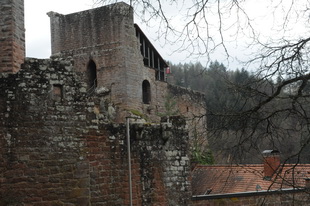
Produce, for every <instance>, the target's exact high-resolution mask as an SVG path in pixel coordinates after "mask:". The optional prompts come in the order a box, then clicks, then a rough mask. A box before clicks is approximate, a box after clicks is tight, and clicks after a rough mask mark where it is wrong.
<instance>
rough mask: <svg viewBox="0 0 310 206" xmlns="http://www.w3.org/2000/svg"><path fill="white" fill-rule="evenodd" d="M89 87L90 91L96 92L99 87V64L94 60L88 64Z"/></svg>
mask: <svg viewBox="0 0 310 206" xmlns="http://www.w3.org/2000/svg"><path fill="white" fill-rule="evenodd" d="M87 87H88V93H92V92H94V91H95V89H96V87H97V66H96V64H95V62H94V61H93V60H90V61H89V62H88V65H87Z"/></svg>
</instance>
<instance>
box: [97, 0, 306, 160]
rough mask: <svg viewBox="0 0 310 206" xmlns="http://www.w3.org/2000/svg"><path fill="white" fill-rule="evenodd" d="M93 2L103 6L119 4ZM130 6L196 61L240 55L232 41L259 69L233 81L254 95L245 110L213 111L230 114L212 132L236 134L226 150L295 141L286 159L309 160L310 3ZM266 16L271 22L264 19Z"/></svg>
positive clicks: (240, 151)
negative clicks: (242, 81)
mask: <svg viewBox="0 0 310 206" xmlns="http://www.w3.org/2000/svg"><path fill="white" fill-rule="evenodd" d="M94 1H95V3H96V4H100V5H103V4H110V3H115V2H118V0H94ZM127 3H128V4H130V5H131V6H132V7H133V8H134V11H135V14H136V16H138V17H139V18H140V19H141V20H142V22H143V23H145V24H146V25H149V26H151V27H153V28H154V27H155V26H156V32H157V34H158V37H159V38H160V39H164V42H163V43H164V44H170V45H174V46H175V45H177V46H178V47H177V48H176V51H178V52H180V51H183V52H187V55H188V56H190V57H191V58H194V57H197V58H199V57H202V56H203V57H209V59H211V57H212V54H214V52H218V51H220V52H222V53H224V54H225V55H226V58H227V60H228V61H229V60H232V59H234V58H235V56H234V53H233V52H234V51H235V50H233V49H232V48H231V45H236V46H238V47H242V48H243V49H244V57H245V58H246V59H245V60H244V59H243V61H242V62H240V63H244V64H243V66H244V67H245V68H248V69H251V71H252V72H254V73H255V75H256V77H257V78H256V81H255V82H251V83H248V84H246V85H232V87H233V88H234V91H235V92H241V93H244V92H246V93H247V94H248V96H247V98H245V99H242V101H243V103H244V109H243V110H242V111H239V112H231V111H230V112H223V113H216V114H213V115H217V116H220V117H221V118H222V119H225V121H224V123H225V124H221V125H220V127H218V128H216V129H214V130H212V131H210V133H209V134H211V133H212V132H213V133H217V136H216V137H217V138H219V133H218V132H219V131H221V134H220V135H222V136H225V138H224V139H225V140H227V136H230V137H231V136H233V138H230V140H229V141H227V150H229V151H232V150H233V151H234V152H235V153H233V154H234V156H235V157H236V159H237V160H240V159H242V156H244V153H245V152H247V151H248V152H251V151H252V152H253V151H262V150H263V149H277V150H280V151H281V149H282V148H281V147H286V148H288V146H287V145H285V144H288V145H292V142H294V145H297V146H296V147H295V148H290V149H288V150H289V153H290V155H287V156H286V159H285V161H284V162H294V163H296V164H297V163H300V162H301V160H305V159H307V158H308V157H310V154H309V151H307V149H309V148H310V147H309V143H310V114H309V112H310V107H309V100H310V89H309V85H308V84H309V79H310V70H309V65H310V64H309V63H310V62H309V61H310V56H309V55H310V51H309V50H310V35H309V34H310V32H309V30H310V27H309V16H310V1H309V0H298V1H297V0H285V1H284V0H271V1H266V2H264V3H262V2H260V1H257V2H255V1H249V0H222V1H221V0H192V1H185V0H128V2H127ZM253 4H254V6H253ZM266 18H268V21H267V22H266V21H263V19H265V20H266ZM266 29H267V30H266ZM238 51H239V52H241V50H238ZM248 51H251V52H248ZM275 81H277V82H276V83H270V82H275ZM250 102H251V104H249V103H250ZM253 102H254V103H255V104H253ZM234 122H239V126H240V125H241V127H238V129H234V130H232V129H227V128H228V125H231V124H233V123H234ZM223 131H225V134H224V132H223ZM232 139H233V140H234V141H233V142H230V141H231V140H232ZM221 146H222V147H223V145H221ZM224 147H225V145H224ZM266 147H269V148H266ZM232 148H233V149H232ZM308 159H309V158H308ZM307 163H309V162H307Z"/></svg>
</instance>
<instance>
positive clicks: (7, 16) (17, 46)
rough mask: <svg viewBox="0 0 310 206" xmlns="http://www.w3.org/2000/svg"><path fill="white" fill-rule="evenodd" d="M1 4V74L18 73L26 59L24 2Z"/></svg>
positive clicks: (9, 1) (3, 2)
mask: <svg viewBox="0 0 310 206" xmlns="http://www.w3.org/2000/svg"><path fill="white" fill-rule="evenodd" d="M0 4H1V7H0V28H1V29H0V72H9V73H16V72H17V71H18V70H19V69H20V65H21V64H22V63H23V61H24V58H25V28H24V1H23V0H1V3H0Z"/></svg>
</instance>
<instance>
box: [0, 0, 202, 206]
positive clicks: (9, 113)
mask: <svg viewBox="0 0 310 206" xmlns="http://www.w3.org/2000/svg"><path fill="white" fill-rule="evenodd" d="M12 2H14V4H15V3H22V2H23V1H22V0H16V1H12ZM4 3H7V2H6V1H5V2H4ZM5 5H6V4H3V1H2V2H1V3H0V9H1V11H4V10H5V8H6V6H5ZM20 9H22V7H20ZM10 15H11V16H12V15H13V16H14V14H12V13H11V14H10ZM18 16H20V17H22V16H23V15H22V14H21V13H20V15H18ZM49 16H50V18H51V31H52V57H51V58H50V59H41V60H39V59H33V58H26V60H25V61H24V62H21V61H16V65H19V64H21V63H23V64H22V66H21V70H19V71H18V69H16V68H15V67H14V65H12V66H8V65H6V66H3V65H2V64H1V65H0V71H1V72H0V87H1V90H0V205H8V204H16V205H35V206H36V205H37V206H39V205H44V206H45V205H129V183H128V182H129V181H128V179H129V177H128V176H129V175H128V173H129V170H128V165H129V164H128V160H127V158H128V155H129V154H128V152H127V146H128V145H127V142H126V134H127V131H126V127H125V124H124V123H125V120H126V117H133V118H132V119H131V122H130V142H131V150H130V151H131V157H132V159H131V164H132V170H131V171H132V190H133V203H134V205H189V204H190V195H191V187H190V183H189V181H190V156H189V154H190V152H189V149H190V144H189V142H190V135H189V131H190V133H191V130H190V129H189V127H190V128H191V127H193V125H195V128H196V123H195V124H193V123H192V122H195V121H193V119H194V117H195V116H197V115H201V114H203V113H204V112H205V108H204V107H203V102H204V99H203V95H201V94H199V93H195V92H192V91H188V90H185V89H182V88H177V87H174V86H171V85H168V84H167V83H166V82H165V81H164V78H163V77H164V74H163V66H165V63H164V62H163V59H162V58H161V57H160V55H159V54H157V53H156V50H155V49H154V48H151V45H150V43H149V42H148V43H147V45H146V46H148V48H147V49H151V51H150V53H149V54H148V55H149V56H148V57H150V55H153V57H152V58H153V60H148V61H149V62H148V65H149V66H153V67H155V65H156V64H155V63H154V59H157V60H158V62H157V66H158V67H160V68H158V69H157V70H156V68H155V69H154V68H150V67H147V66H145V61H146V55H145V54H144V55H142V54H141V51H140V49H141V46H140V45H139V43H140V41H141V36H140V37H139V38H140V39H138V38H137V36H136V34H137V33H136V28H137V27H136V26H134V24H133V12H132V9H131V7H129V6H128V5H126V4H124V3H119V4H114V5H111V6H106V7H101V8H97V9H92V10H88V11H83V12H79V13H74V14H69V15H61V14H58V13H55V12H50V13H49ZM0 21H1V20H0ZM0 26H1V27H2V26H3V25H0ZM20 31H22V30H20ZM14 32H15V33H16V35H15V36H19V31H16V30H15V31H13V33H14ZM142 38H145V37H142ZM20 40H22V38H20ZM142 41H144V39H142ZM3 42H6V43H7V42H9V40H8V39H5V40H3ZM17 44H18V45H19V46H20V48H23V42H19V43H18V42H17ZM23 49H24V48H23ZM9 53H10V55H9V56H12V57H13V59H14V58H17V59H18V60H21V59H23V58H20V56H19V54H18V53H14V51H10V52H9ZM2 57H4V58H5V55H4V53H3V52H0V59H1V58H2ZM151 63H152V64H153V65H151ZM19 66H20V65H19ZM7 68H9V69H7ZM7 71H10V72H7ZM17 71H18V72H17ZM157 74H159V75H160V76H156V75H157ZM145 81H146V82H147V83H146V84H144V82H145ZM145 85H146V86H145ZM169 94H170V95H172V96H173V97H174V101H176V102H177V104H176V108H174V109H177V110H178V113H177V115H179V116H178V117H174V116H175V114H173V115H172V116H169V115H168V116H169V118H168V119H169V121H162V122H161V116H162V115H159V114H166V115H164V116H167V114H168V113H169V112H168V111H166V110H167V108H165V104H166V101H167V96H168V95H169ZM146 95H148V96H146ZM183 117H185V118H183ZM200 123H203V121H201V122H200Z"/></svg>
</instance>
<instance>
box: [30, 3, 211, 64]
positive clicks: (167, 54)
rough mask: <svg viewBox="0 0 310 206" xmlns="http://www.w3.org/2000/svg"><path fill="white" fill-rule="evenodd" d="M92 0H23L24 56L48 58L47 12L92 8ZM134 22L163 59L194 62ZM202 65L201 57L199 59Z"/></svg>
mask: <svg viewBox="0 0 310 206" xmlns="http://www.w3.org/2000/svg"><path fill="white" fill-rule="evenodd" d="M93 6H94V4H93V0H25V27H26V56H27V57H35V58H49V57H50V55H51V45H50V42H51V40H50V22H49V17H48V16H47V13H48V12H50V11H54V12H57V13H61V14H69V13H74V12H79V11H83V10H87V9H92V8H93ZM137 21H139V19H138V18H135V23H138V24H139V26H140V27H141V28H142V30H144V33H145V34H146V35H147V37H148V38H149V39H150V40H151V42H152V43H153V44H154V46H155V48H156V49H157V50H158V51H159V52H160V54H161V55H162V56H163V58H164V59H166V60H168V61H171V62H173V63H179V62H183V63H184V62H190V61H192V62H196V61H197V59H190V58H187V54H186V53H182V54H180V53H175V54H172V51H173V49H172V48H171V46H169V45H164V44H162V42H161V43H160V42H158V41H157V40H156V39H157V35H156V34H155V32H154V31H152V28H149V27H147V26H146V25H144V24H142V23H140V22H137ZM199 61H201V62H202V63H203V64H204V65H205V64H206V63H204V60H203V58H201V59H199Z"/></svg>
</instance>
